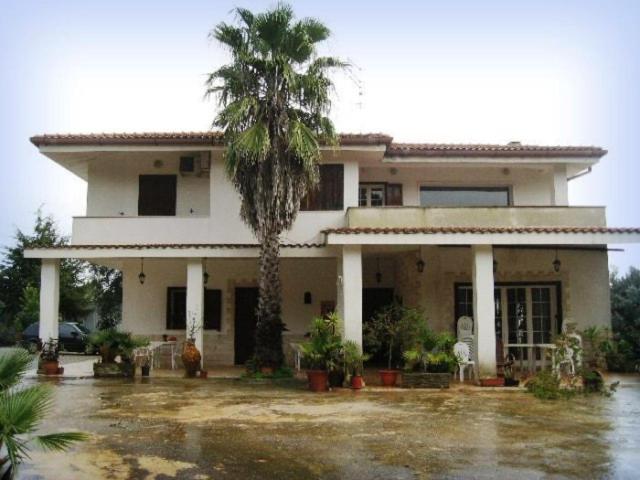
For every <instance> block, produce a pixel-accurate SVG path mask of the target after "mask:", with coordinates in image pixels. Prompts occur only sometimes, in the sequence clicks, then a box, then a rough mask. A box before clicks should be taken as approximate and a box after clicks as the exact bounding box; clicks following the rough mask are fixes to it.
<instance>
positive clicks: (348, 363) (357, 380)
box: [342, 340, 369, 390]
mask: <svg viewBox="0 0 640 480" xmlns="http://www.w3.org/2000/svg"><path fill="white" fill-rule="evenodd" d="M342 354H343V356H344V366H345V375H346V376H347V377H349V378H350V380H349V382H350V384H351V388H353V389H354V390H360V389H361V388H362V387H363V386H364V380H363V379H362V372H363V370H364V362H366V361H367V360H368V359H369V355H367V354H366V353H363V352H362V351H361V349H360V345H358V344H357V343H356V342H354V341H352V340H347V341H345V342H344V343H343V345H342Z"/></svg>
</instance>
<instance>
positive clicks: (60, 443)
mask: <svg viewBox="0 0 640 480" xmlns="http://www.w3.org/2000/svg"><path fill="white" fill-rule="evenodd" d="M88 438H89V436H88V435H87V434H86V433H82V432H60V433H49V434H46V435H38V436H36V437H33V441H34V443H36V444H37V445H38V446H39V447H40V448H42V449H43V450H45V451H63V450H67V449H68V448H69V447H70V446H71V445H72V444H73V443H75V442H82V441H84V440H87V439H88Z"/></svg>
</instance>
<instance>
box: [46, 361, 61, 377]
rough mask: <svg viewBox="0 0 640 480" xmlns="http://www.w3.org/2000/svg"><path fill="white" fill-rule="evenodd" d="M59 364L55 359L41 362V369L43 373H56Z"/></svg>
mask: <svg viewBox="0 0 640 480" xmlns="http://www.w3.org/2000/svg"><path fill="white" fill-rule="evenodd" d="M59 368H60V364H59V363H58V361H57V360H53V361H47V362H42V371H43V372H44V374H45V375H58V369H59Z"/></svg>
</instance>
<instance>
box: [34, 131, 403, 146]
mask: <svg viewBox="0 0 640 480" xmlns="http://www.w3.org/2000/svg"><path fill="white" fill-rule="evenodd" d="M30 140H31V143H33V144H34V145H35V146H36V147H41V146H46V145H214V146H222V145H224V137H223V135H222V132H214V131H209V132H140V133H135V132H133V133H86V134H82V133H78V134H76V133H69V134H49V135H35V136H33V137H31V139H30ZM391 140H392V139H391V137H390V136H388V135H385V134H383V133H363V134H360V133H342V134H340V143H341V144H342V145H388V144H390V143H391Z"/></svg>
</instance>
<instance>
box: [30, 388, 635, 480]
mask: <svg viewBox="0 0 640 480" xmlns="http://www.w3.org/2000/svg"><path fill="white" fill-rule="evenodd" d="M52 383H56V386H55V391H56V406H55V409H54V411H53V412H52V414H51V415H50V416H49V417H48V419H47V420H46V421H45V424H44V425H43V430H46V431H50V430H63V429H77V430H84V431H87V432H90V433H91V434H92V439H91V440H90V441H88V442H86V443H83V444H81V445H78V446H76V447H74V449H73V450H72V453H70V454H66V455H65V454H55V453H42V452H36V453H34V454H33V455H32V459H31V461H29V462H28V463H27V464H25V465H24V466H23V468H22V469H21V471H20V477H21V478H47V479H49V478H52V479H75V478H77V479H87V478H90V479H97V478H109V479H125V478H144V479H166V478H193V479H205V478H215V479H218V478H220V479H254V478H255V479H269V478H274V479H314V478H326V479H377V478H380V479H409V478H509V479H512V478H580V479H586V478H640V377H637V376H635V377H633V376H629V377H623V378H622V385H621V386H620V388H619V390H618V393H617V394H616V395H615V396H614V397H612V398H602V397H597V396H592V397H587V398H579V399H574V400H570V401H564V400H563V401H553V402H551V401H540V400H536V399H535V398H533V397H532V396H530V395H528V394H526V393H522V392H486V393H485V392H478V391H475V392H435V391H392V392H384V391H373V392H367V391H362V392H352V391H349V390H344V391H339V392H332V393H328V394H312V393H309V392H307V391H305V390H304V388H303V385H302V384H300V383H297V382H291V383H289V384H281V385H270V384H259V385H256V384H248V383H245V382H243V381H240V380H212V379H210V380H206V381H203V380H183V379H178V378H158V379H151V380H149V381H148V382H147V383H142V382H141V381H140V380H139V379H138V380H136V381H135V382H129V381H124V380H123V381H120V380H57V381H56V380H53V381H52Z"/></svg>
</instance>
